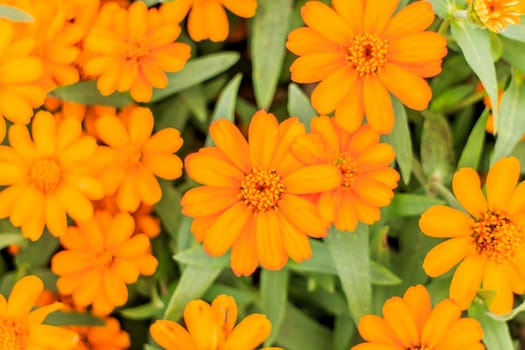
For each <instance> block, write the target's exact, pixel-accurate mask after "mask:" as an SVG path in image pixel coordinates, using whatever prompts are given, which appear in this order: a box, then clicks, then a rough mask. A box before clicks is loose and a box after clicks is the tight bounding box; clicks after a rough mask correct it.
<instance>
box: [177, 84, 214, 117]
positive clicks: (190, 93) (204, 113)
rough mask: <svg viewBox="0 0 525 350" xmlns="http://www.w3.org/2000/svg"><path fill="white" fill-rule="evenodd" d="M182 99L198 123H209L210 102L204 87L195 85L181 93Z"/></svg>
mask: <svg viewBox="0 0 525 350" xmlns="http://www.w3.org/2000/svg"><path fill="white" fill-rule="evenodd" d="M180 99H181V101H182V103H184V104H185V105H186V106H187V107H188V109H189V110H190V112H191V113H192V114H193V115H194V116H195V118H196V119H197V121H198V122H200V123H202V124H205V123H207V122H208V110H207V105H208V101H207V100H206V94H205V93H204V89H203V87H202V85H194V86H192V87H190V88H187V89H186V90H184V91H182V92H181V93H180Z"/></svg>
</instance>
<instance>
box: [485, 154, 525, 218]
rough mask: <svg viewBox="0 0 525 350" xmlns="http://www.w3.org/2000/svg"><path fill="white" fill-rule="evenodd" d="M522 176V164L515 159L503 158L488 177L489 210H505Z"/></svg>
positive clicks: (491, 169)
mask: <svg viewBox="0 0 525 350" xmlns="http://www.w3.org/2000/svg"><path fill="white" fill-rule="evenodd" d="M519 176H520V162H519V160H518V159H516V158H514V157H508V158H501V159H500V160H498V161H497V162H496V163H495V164H494V165H493V166H492V168H490V170H489V173H488V175H487V202H488V204H489V209H491V210H501V209H504V208H505V205H506V204H507V201H508V200H509V198H510V196H511V195H512V192H513V191H514V188H515V187H516V184H517V182H518V179H519Z"/></svg>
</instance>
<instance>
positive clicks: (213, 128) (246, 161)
mask: <svg viewBox="0 0 525 350" xmlns="http://www.w3.org/2000/svg"><path fill="white" fill-rule="evenodd" d="M224 117H227V116H224ZM210 135H211V137H212V139H213V142H215V145H216V146H217V147H218V148H219V149H220V150H221V151H223V152H224V154H225V155H226V157H228V158H229V159H230V160H231V162H232V163H233V164H234V165H235V166H237V167H238V168H239V169H240V170H241V171H243V172H244V173H248V172H250V169H251V163H250V158H249V157H248V154H249V150H248V143H247V142H246V139H245V138H244V136H242V134H241V132H240V131H239V129H238V128H237V127H236V126H235V125H234V124H233V123H232V122H231V121H229V120H226V119H220V120H218V121H215V122H213V123H212V124H211V125H210Z"/></svg>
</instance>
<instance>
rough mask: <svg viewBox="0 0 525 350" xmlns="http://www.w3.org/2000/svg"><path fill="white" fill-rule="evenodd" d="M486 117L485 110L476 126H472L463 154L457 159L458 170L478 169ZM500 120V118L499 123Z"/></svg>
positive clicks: (487, 114) (486, 112) (486, 111)
mask: <svg viewBox="0 0 525 350" xmlns="http://www.w3.org/2000/svg"><path fill="white" fill-rule="evenodd" d="M488 116H489V110H488V108H486V109H485V111H483V114H481V116H480V117H479V119H478V121H477V122H476V125H474V128H472V132H471V133H470V135H469V137H468V140H467V143H466V144H465V148H463V152H462V153H461V157H460V158H459V162H458V169H460V168H464V167H470V168H474V169H477V168H478V165H479V161H480V159H481V153H482V151H483V145H484V143H485V126H486V125H487V118H488ZM502 117H503V115H502ZM501 119H502V118H500V121H501ZM500 131H501V130H500Z"/></svg>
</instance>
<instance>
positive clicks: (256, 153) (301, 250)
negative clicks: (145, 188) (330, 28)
mask: <svg viewBox="0 0 525 350" xmlns="http://www.w3.org/2000/svg"><path fill="white" fill-rule="evenodd" d="M304 133H305V129H304V126H303V125H302V124H301V123H300V122H299V120H298V119H297V118H289V119H287V120H286V121H284V122H283V123H281V124H278V122H277V119H276V118H275V116H274V115H273V114H270V113H266V112H265V111H259V112H257V113H256V114H255V115H254V116H253V118H252V120H251V123H250V126H249V131H248V138H249V143H248V142H246V140H245V139H244V137H243V136H242V134H241V132H240V131H239V130H238V129H237V128H236V127H235V125H234V124H233V123H232V122H230V121H228V120H219V121H216V122H214V123H212V125H211V126H210V135H211V137H212V139H213V141H214V142H215V145H216V147H205V148H202V149H201V150H200V151H199V152H198V153H193V154H190V155H189V156H188V157H186V163H185V164H186V170H187V172H188V174H189V176H190V177H191V178H193V179H194V180H195V181H197V182H200V183H202V184H204V186H201V187H197V188H194V189H191V190H189V191H188V192H186V193H185V194H184V196H183V197H182V200H181V204H182V213H183V214H184V215H187V216H190V217H192V218H194V220H193V224H192V228H191V229H192V232H193V234H194V235H195V237H196V239H197V240H198V241H203V242H204V250H205V251H206V252H207V253H208V254H210V255H212V256H221V255H223V254H225V253H226V252H227V251H228V249H230V248H231V266H232V269H233V271H234V272H235V274H236V275H250V274H251V273H253V271H254V270H255V269H256V268H257V265H258V264H259V263H260V264H261V265H262V266H263V267H265V268H267V269H271V270H279V269H281V268H282V267H283V266H284V265H285V264H286V262H287V261H288V257H291V258H292V259H293V260H295V261H298V262H300V261H303V260H305V259H308V258H310V256H311V253H312V252H311V249H310V243H309V242H308V238H307V237H308V236H311V237H323V236H325V235H326V233H327V229H328V226H329V223H328V222H326V221H324V220H322V219H321V218H320V217H319V214H318V211H317V208H316V206H315V205H314V204H313V203H312V202H310V201H308V200H307V199H305V198H302V197H301V195H303V194H307V193H316V192H324V191H330V190H332V189H334V188H336V187H338V186H339V185H340V183H341V174H340V172H339V170H338V168H337V167H336V166H334V165H329V164H319V165H312V166H305V165H302V164H301V163H299V162H298V161H297V160H296V159H294V157H293V156H292V155H291V154H290V146H291V143H292V142H293V140H294V139H295V138H296V137H297V136H299V135H304Z"/></svg>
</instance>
